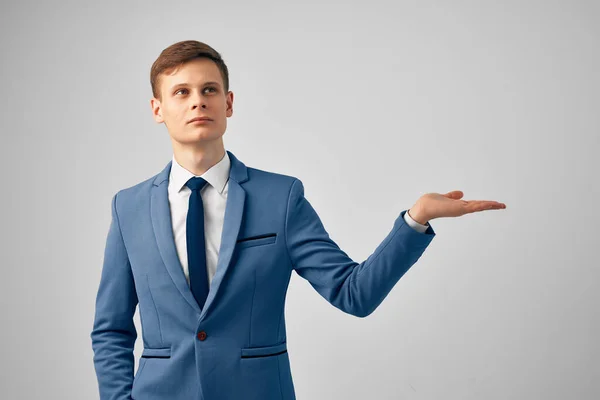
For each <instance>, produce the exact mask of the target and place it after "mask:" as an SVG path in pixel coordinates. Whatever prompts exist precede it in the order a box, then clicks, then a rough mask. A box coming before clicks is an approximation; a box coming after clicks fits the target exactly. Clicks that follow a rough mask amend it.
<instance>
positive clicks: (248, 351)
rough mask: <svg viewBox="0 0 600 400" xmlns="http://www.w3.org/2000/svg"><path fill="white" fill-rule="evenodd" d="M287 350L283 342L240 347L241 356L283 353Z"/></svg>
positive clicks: (267, 355)
mask: <svg viewBox="0 0 600 400" xmlns="http://www.w3.org/2000/svg"><path fill="white" fill-rule="evenodd" d="M286 351H287V343H286V342H283V343H280V344H276V345H274V346H266V347H245V348H242V358H254V357H269V356H276V355H279V354H283V353H285V352H286Z"/></svg>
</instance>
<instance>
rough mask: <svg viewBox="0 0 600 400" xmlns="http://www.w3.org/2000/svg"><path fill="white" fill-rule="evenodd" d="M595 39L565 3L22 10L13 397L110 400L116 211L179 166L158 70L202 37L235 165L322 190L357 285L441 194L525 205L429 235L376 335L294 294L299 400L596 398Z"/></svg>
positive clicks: (593, 27)
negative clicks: (100, 334)
mask: <svg viewBox="0 0 600 400" xmlns="http://www.w3.org/2000/svg"><path fill="white" fill-rule="evenodd" d="M599 17H600V5H599V3H598V2H596V1H566V0H565V1H541V0H540V1H504V2H498V1H475V0H474V1H453V2H448V1H380V0H373V1H368V2H359V1H354V2H347V1H338V2H332V1H322V0H321V1H303V2H297V1H270V2H266V1H254V2H243V1H227V2H218V1H212V2H205V1H187V2H164V1H162V2H153V1H127V2H116V1H113V2H108V1H102V2H83V1H77V2H76V1H63V2H57V1H54V2H41V1H37V2H33V1H29V2H28V1H19V2H16V1H12V2H3V4H2V11H1V12H0V54H1V60H2V64H1V68H2V69H1V74H0V87H1V88H2V96H1V99H0V102H1V104H0V112H1V113H2V118H1V119H0V131H1V132H2V145H1V150H0V151H1V157H0V162H1V163H2V164H1V166H2V182H3V183H2V196H1V200H0V201H1V207H0V209H1V210H2V223H1V224H0V229H1V235H2V242H1V243H2V245H1V246H2V248H1V250H2V251H1V253H0V257H1V267H2V270H1V273H2V275H1V278H0V299H1V309H0V311H1V313H2V314H1V315H2V324H1V329H0V341H1V343H2V357H1V358H0V368H1V371H0V372H1V373H0V397H2V398H3V399H11V400H13V399H42V398H43V399H61V400H67V399H77V400H80V399H97V398H98V390H97V381H96V375H95V372H94V367H93V362H92V356H93V353H92V348H91V339H90V332H91V329H92V324H93V316H94V306H95V296H96V291H97V288H98V283H99V279H100V273H101V267H102V261H103V252H104V246H105V241H106V235H107V233H108V227H109V223H110V217H111V214H110V201H111V198H112V196H113V195H114V194H115V193H116V192H117V191H118V190H120V189H122V188H126V187H129V186H133V185H135V184H137V183H139V182H141V181H143V180H146V179H148V178H150V177H152V176H154V175H155V174H156V173H158V172H159V171H160V170H162V168H164V166H165V165H166V164H167V163H168V162H169V160H170V158H171V156H172V148H171V142H170V140H169V136H168V132H167V130H166V127H165V126H164V125H162V124H156V123H155V122H154V120H153V119H152V115H151V109H150V98H151V96H152V95H151V91H150V82H149V75H150V67H151V65H152V63H153V62H154V60H155V59H156V58H157V57H158V55H159V54H160V52H161V51H162V50H163V49H164V48H166V47H167V46H169V45H171V44H173V43H175V42H178V41H181V40H188V39H195V40H199V41H203V42H206V43H208V44H210V45H211V46H213V47H214V48H215V49H217V51H219V52H221V54H222V56H223V58H224V60H225V62H226V63H227V65H228V67H229V71H230V79H231V90H232V91H233V92H234V114H233V117H231V118H230V119H228V128H227V131H226V133H225V136H224V141H225V147H226V149H227V150H230V151H232V152H233V153H234V154H235V155H236V156H237V157H238V158H239V159H240V160H241V161H243V162H244V163H246V165H248V166H251V167H255V168H260V169H264V170H268V171H273V172H278V173H283V174H288V175H293V176H296V177H298V178H300V179H302V181H303V183H304V185H305V189H306V191H305V194H306V197H307V199H308V200H309V201H310V202H311V204H312V205H313V206H314V207H315V209H316V210H317V212H318V214H319V216H320V217H321V219H322V221H323V223H324V225H325V227H326V229H327V230H328V232H329V233H330V235H331V237H332V239H334V241H336V243H337V244H338V245H339V246H340V247H341V248H342V249H343V250H344V251H346V252H347V253H348V254H349V255H350V256H351V257H352V258H353V259H354V260H355V261H357V262H361V261H363V260H364V259H366V258H367V257H368V256H369V255H370V254H371V252H372V251H374V249H375V248H376V247H377V245H378V244H379V243H380V242H381V240H383V238H384V237H385V236H386V235H387V233H388V232H389V231H390V230H391V228H392V224H393V222H394V220H395V218H396V217H397V216H398V215H399V213H400V212H401V211H402V210H405V209H408V208H410V207H411V206H412V205H413V204H414V203H415V201H416V200H417V199H418V198H419V197H420V196H421V195H423V194H425V193H428V192H437V193H446V192H449V191H451V190H462V191H463V192H464V194H465V196H464V199H466V200H495V201H500V202H504V203H505V204H506V205H507V208H506V209H505V210H493V211H485V212H480V213H476V214H469V215H465V216H462V217H458V218H439V219H434V220H432V221H431V224H432V226H433V228H434V230H435V231H436V233H437V236H436V237H435V238H434V240H433V241H432V243H431V244H430V245H429V247H428V248H427V249H426V251H425V253H424V254H423V256H422V257H421V259H420V260H419V261H418V262H417V263H416V264H415V265H413V267H412V268H411V269H410V270H409V271H408V272H407V273H406V275H404V277H403V278H402V279H401V280H400V281H399V282H398V284H397V285H396V286H395V287H394V289H393V290H392V292H391V293H390V294H389V296H388V297H387V298H386V299H385V300H384V302H383V303H382V304H381V305H380V306H379V308H378V309H377V310H376V311H375V312H374V313H373V314H372V315H370V316H369V317H367V318H365V319H360V318H356V317H353V316H350V315H347V314H344V313H343V312H341V311H339V310H338V309H336V308H334V307H333V306H331V305H330V304H329V303H327V302H326V301H325V300H324V299H323V298H321V297H320V296H319V295H318V293H317V292H316V291H315V290H314V289H313V288H312V287H311V286H310V285H309V284H308V282H307V281H305V280H304V279H302V278H301V277H300V276H299V275H297V274H295V273H294V274H292V280H291V283H290V286H289V290H288V295H287V301H286V319H287V333H288V337H287V340H288V348H289V350H288V351H289V355H290V360H291V368H292V374H293V378H294V383H295V387H296V393H297V396H298V398H299V399H301V400H325V399H365V398H368V399H420V400H421V399H422V400H425V399H427V400H429V399H441V398H444V399H489V400H495V399H498V400H500V399H502V400H504V399H527V400H529V399H544V400H551V399H567V398H568V399H598V398H600V379H598V378H600V361H599V360H600V344H599V341H598V338H599V337H600V313H599V311H598V306H599V301H600V295H599V294H598V293H599V285H598V282H599V281H600V268H599V263H598V234H597V232H596V226H597V225H598V223H599V222H600V221H599V219H600V218H599V214H600V213H599V212H598V205H597V204H598V201H599V195H600V193H599V186H600V185H599V182H598V176H597V171H598V169H599V167H600V163H599V161H598V155H597V153H598V149H599V145H600V139H599V136H600V117H599V115H600V113H599V112H598V111H599V105H600V102H599V97H598V93H599V92H600V78H599V75H598V71H599V70H600V57H599V49H600V39H599V38H600V25H599V24H598V20H599ZM135 318H136V324H137V327H138V338H141V331H140V330H139V329H140V325H139V319H138V316H137V314H136V317H135ZM141 349H142V344H141V339H138V341H137V343H136V348H135V354H136V357H137V356H139V355H140V352H141ZM233 384H235V383H233ZM208 400H211V399H208Z"/></svg>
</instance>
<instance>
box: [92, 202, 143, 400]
mask: <svg viewBox="0 0 600 400" xmlns="http://www.w3.org/2000/svg"><path fill="white" fill-rule="evenodd" d="M117 195H118V193H117V194H115V195H114V197H113V199H112V220H111V223H110V228H109V230H108V237H107V239H106V248H105V250H104V265H103V267H102V276H101V279H100V285H99V287H98V293H97V296H96V314H95V319H94V327H93V330H92V333H91V338H92V348H93V350H94V367H95V369H96V376H97V378H98V387H99V391H100V398H101V400H109V399H110V400H117V399H130V398H131V387H132V384H133V368H134V358H133V348H134V343H135V340H136V338H137V332H136V329H135V325H134V323H133V315H134V313H135V308H136V306H137V303H138V298H137V294H136V292H135V285H134V280H133V275H132V273H131V266H130V264H129V258H128V256H127V251H126V249H125V243H124V242H123V236H122V235H121V229H120V227H119V217H118V215H117Z"/></svg>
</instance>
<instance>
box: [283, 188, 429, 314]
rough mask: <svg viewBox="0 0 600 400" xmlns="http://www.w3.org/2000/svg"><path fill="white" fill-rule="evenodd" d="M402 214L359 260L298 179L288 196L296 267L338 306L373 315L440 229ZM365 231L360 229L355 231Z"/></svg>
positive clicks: (289, 242)
mask: <svg viewBox="0 0 600 400" xmlns="http://www.w3.org/2000/svg"><path fill="white" fill-rule="evenodd" d="M406 211H407V210H404V211H402V212H401V213H400V216H398V217H397V218H396V220H395V222H394V226H393V228H392V230H391V232H390V233H389V234H388V235H387V236H386V237H385V239H384V240H383V241H382V242H381V243H380V244H379V245H378V246H377V248H376V249H375V252H373V253H372V254H371V255H370V256H369V257H368V258H367V259H366V260H365V261H363V262H361V263H357V262H355V261H353V260H352V259H351V258H350V257H348V255H347V254H346V253H345V252H344V251H342V250H341V249H340V248H339V247H338V245H337V244H336V243H335V242H334V241H333V240H332V239H331V238H330V237H329V234H328V233H327V231H326V230H325V228H324V226H323V224H322V222H321V220H320V218H319V216H318V215H317V213H316V211H315V210H314V208H313V207H312V206H311V204H310V203H309V201H308V200H307V199H306V198H305V197H304V186H303V184H302V181H300V180H299V179H295V180H294V182H293V183H292V185H291V188H290V193H289V197H288V204H287V212H286V224H285V239H286V246H287V250H288V253H289V258H290V262H291V264H292V268H293V269H294V270H295V271H296V273H297V274H298V275H300V276H301V277H302V278H304V279H306V280H308V281H309V283H310V284H311V286H312V287H313V288H314V289H315V290H316V291H317V292H318V293H319V294H320V295H321V296H323V298H325V299H326V300H327V301H328V302H329V303H331V304H332V305H333V306H335V307H337V308H339V309H340V310H342V311H344V312H346V313H348V314H351V315H354V316H356V317H366V316H368V315H369V314H371V313H372V312H373V311H374V310H375V309H376V308H377V307H378V306H379V304H381V302H382V301H383V300H384V299H385V297H386V296H387V295H388V293H389V292H390V291H391V290H392V288H393V287H394V285H395V284H396V282H398V280H400V278H401V277H402V276H403V275H404V274H405V273H406V271H408V269H409V268H410V267H411V266H412V265H413V264H414V263H415V262H417V260H418V259H419V258H420V257H421V255H422V254H423V252H424V251H425V249H426V248H427V246H428V245H429V243H430V242H431V241H432V240H433V238H434V236H435V232H434V231H433V228H432V227H431V225H429V226H428V227H427V230H426V231H425V232H418V231H416V230H415V229H413V228H411V227H410V226H409V225H408V224H407V223H406V221H405V220H404V214H405V213H406ZM356 233H357V234H360V232H356Z"/></svg>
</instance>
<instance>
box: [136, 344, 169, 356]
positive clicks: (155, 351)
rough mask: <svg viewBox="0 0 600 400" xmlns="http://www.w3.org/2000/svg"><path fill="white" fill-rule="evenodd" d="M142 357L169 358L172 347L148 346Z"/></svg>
mask: <svg viewBox="0 0 600 400" xmlns="http://www.w3.org/2000/svg"><path fill="white" fill-rule="evenodd" d="M142 357H144V358H169V357H171V348H170V347H162V348H148V347H146V348H145V349H144V351H143V352H142Z"/></svg>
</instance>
